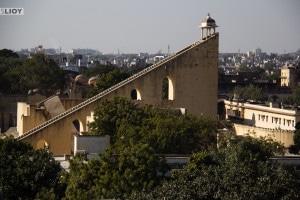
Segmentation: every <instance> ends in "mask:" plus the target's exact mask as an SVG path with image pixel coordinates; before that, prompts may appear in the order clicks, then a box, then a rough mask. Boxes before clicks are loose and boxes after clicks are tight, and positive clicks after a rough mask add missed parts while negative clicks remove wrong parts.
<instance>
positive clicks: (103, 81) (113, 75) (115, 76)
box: [88, 69, 130, 97]
mask: <svg viewBox="0 0 300 200" xmlns="http://www.w3.org/2000/svg"><path fill="white" fill-rule="evenodd" d="M129 76H130V75H129V74H128V73H127V72H125V71H124V70H122V69H114V70H112V71H109V72H108V73H106V74H102V75H101V77H100V79H99V80H98V81H97V84H96V87H95V88H93V89H92V90H91V91H90V92H89V94H88V97H92V96H95V95H97V94H98V93H100V92H102V91H104V90H106V89H108V88H110V87H112V86H113V85H116V84H117V83H119V82H121V81H123V80H125V79H127V78H128V77H129Z"/></svg>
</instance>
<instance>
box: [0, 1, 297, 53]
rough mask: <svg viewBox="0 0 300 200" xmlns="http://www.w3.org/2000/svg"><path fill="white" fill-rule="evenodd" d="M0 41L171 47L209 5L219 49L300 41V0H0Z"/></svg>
mask: <svg viewBox="0 0 300 200" xmlns="http://www.w3.org/2000/svg"><path fill="white" fill-rule="evenodd" d="M0 8H24V15H14V16H11V15H10V16H8V15H0V49H3V48H7V49H12V50H14V51H18V50H20V49H22V48H23V49H27V48H33V47H37V46H38V45H43V47H44V48H55V49H59V48H61V49H62V51H63V52H69V51H70V50H71V49H77V48H82V49H85V48H90V49H95V50H99V51H100V52H102V53H103V54H108V53H115V54H116V53H118V52H120V53H142V52H143V53H157V52H159V51H160V52H163V53H167V52H168V46H169V47H170V52H171V53H175V52H177V51H179V50H181V49H183V48H185V47H186V46H188V45H190V44H192V43H194V42H196V41H197V40H199V39H200V32H201V31H200V28H199V26H200V25H201V21H202V20H203V19H204V18H205V17H206V16H207V14H208V13H210V16H211V18H213V19H215V20H216V24H217V25H218V26H219V27H218V28H217V30H216V31H217V32H219V35H220V38H219V52H220V53H237V52H238V51H240V52H241V53H246V52H248V51H253V50H254V49H256V48H261V50H262V51H263V52H266V53H268V54H269V53H279V54H282V53H291V52H295V51H297V50H298V49H300V1H299V0H251V1H249V0H206V1H204V0H150V1H149V0H148V1H146V0H86V1H83V0H1V1H0Z"/></svg>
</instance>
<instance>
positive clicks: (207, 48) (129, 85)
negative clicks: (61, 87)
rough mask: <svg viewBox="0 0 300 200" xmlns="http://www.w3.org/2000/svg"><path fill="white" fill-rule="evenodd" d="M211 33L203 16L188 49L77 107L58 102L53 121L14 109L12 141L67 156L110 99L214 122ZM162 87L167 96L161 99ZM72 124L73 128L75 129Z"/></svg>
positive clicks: (212, 26)
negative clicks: (14, 135)
mask: <svg viewBox="0 0 300 200" xmlns="http://www.w3.org/2000/svg"><path fill="white" fill-rule="evenodd" d="M216 27H217V25H216V22H215V20H214V19H212V18H211V17H210V15H208V16H207V17H206V18H204V20H203V21H202V23H201V37H200V38H199V39H198V40H197V41H196V42H194V43H193V44H190V45H188V46H187V47H184V48H183V49H181V50H180V51H178V52H176V53H174V54H171V55H170V56H168V57H166V58H165V59H163V60H161V61H159V62H157V63H155V64H153V65H152V66H150V67H148V68H146V69H144V70H143V71H140V72H138V73H137V74H134V75H133V76H131V77H129V78H128V79H126V80H124V81H122V82H120V83H118V84H116V85H114V86H112V87H111V88H109V89H107V90H105V91H103V92H101V93H99V94H97V95H96V96H94V97H92V98H89V99H86V100H85V101H83V102H82V103H80V104H78V103H77V104H76V102H75V101H72V99H68V100H63V101H62V102H63V104H64V108H65V109H61V110H62V112H61V113H58V114H57V115H55V116H50V115H48V114H49V113H51V112H50V111H49V110H48V111H45V112H41V109H40V108H34V107H30V108H29V106H28V104H26V103H23V104H19V106H20V108H19V107H18V110H20V113H19V112H18V119H17V121H18V128H17V129H18V132H19V134H20V135H19V137H18V140H21V141H24V142H28V143H30V144H31V145H32V146H33V147H34V148H44V147H45V146H47V148H48V149H49V150H50V151H51V152H52V153H54V155H63V154H71V153H72V152H73V146H74V136H76V135H84V134H86V133H88V123H89V122H90V121H91V120H92V119H93V111H94V110H95V108H96V106H97V105H98V104H99V102H100V101H102V100H104V99H113V98H114V97H124V98H126V99H128V100H131V101H133V102H134V103H137V104H139V105H141V106H143V105H146V104H149V105H154V106H156V107H160V108H165V109H178V110H180V111H181V112H182V113H188V114H194V115H197V116H200V115H203V116H207V117H211V118H214V119H217V103H218V53H219V34H218V33H217V32H216ZM182 37H184V36H182ZM166 81H167V83H168V91H167V95H163V94H164V92H165V90H164V89H163V85H164V84H163V83H165V82H166ZM132 94H136V95H132ZM56 100H57V97H56ZM49 101H51V98H50V99H47V101H44V102H42V103H40V104H38V105H39V106H41V108H42V107H43V108H45V106H43V103H45V104H46V103H49ZM74 105H75V106H74ZM22 106H23V107H22ZM74 124H77V125H76V126H75V128H74Z"/></svg>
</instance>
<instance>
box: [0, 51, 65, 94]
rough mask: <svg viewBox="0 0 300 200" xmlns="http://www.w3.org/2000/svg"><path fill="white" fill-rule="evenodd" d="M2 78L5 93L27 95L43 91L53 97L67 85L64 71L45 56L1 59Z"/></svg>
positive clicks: (0, 81)
mask: <svg viewBox="0 0 300 200" xmlns="http://www.w3.org/2000/svg"><path fill="white" fill-rule="evenodd" d="M0 78H1V79H0V83H1V90H2V91H3V92H5V93H19V94H27V93H28V91H29V90H33V89H41V90H43V91H45V92H46V93H47V94H49V95H51V94H55V93H56V92H57V91H58V90H62V89H64V86H65V84H66V79H65V72H64V71H63V69H61V68H60V67H59V66H58V65H57V63H56V62H55V61H54V60H53V59H51V58H48V57H47V56H46V55H44V54H34V55H33V56H32V58H27V59H19V58H0ZM2 83H3V85H2ZM4 86H5V87H4ZM2 87H3V88H2Z"/></svg>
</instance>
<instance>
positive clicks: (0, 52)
mask: <svg viewBox="0 0 300 200" xmlns="http://www.w3.org/2000/svg"><path fill="white" fill-rule="evenodd" d="M0 57H5V58H19V55H18V54H17V53H16V52H14V51H12V50H10V49H2V50H0Z"/></svg>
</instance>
